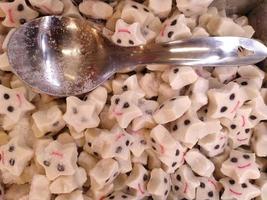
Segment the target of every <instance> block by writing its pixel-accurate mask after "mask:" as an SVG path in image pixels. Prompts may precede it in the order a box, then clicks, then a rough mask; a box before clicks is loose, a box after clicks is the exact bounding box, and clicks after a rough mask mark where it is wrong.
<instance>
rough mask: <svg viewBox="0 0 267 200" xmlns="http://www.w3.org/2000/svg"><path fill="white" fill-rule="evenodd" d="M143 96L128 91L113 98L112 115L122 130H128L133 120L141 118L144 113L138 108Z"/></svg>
mask: <svg viewBox="0 0 267 200" xmlns="http://www.w3.org/2000/svg"><path fill="white" fill-rule="evenodd" d="M140 98H142V95H140V94H139V93H136V92H134V91H126V92H124V93H122V94H121V95H114V96H112V97H111V106H110V113H112V115H113V116H114V117H115V118H116V120H117V122H118V124H119V125H120V127H121V128H126V127H127V126H128V125H129V124H130V123H131V121H132V120H134V119H135V118H137V117H140V116H141V115H142V114H143V112H142V110H141V109H140V108H139V107H138V100H139V99H140Z"/></svg>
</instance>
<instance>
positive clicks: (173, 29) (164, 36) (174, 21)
mask: <svg viewBox="0 0 267 200" xmlns="http://www.w3.org/2000/svg"><path fill="white" fill-rule="evenodd" d="M191 36H192V33H191V30H190V28H189V27H188V25H187V22H186V18H185V16H184V15H183V14H180V13H178V14H174V15H173V16H172V17H170V18H168V19H167V20H165V21H164V23H163V24H162V28H161V30H160V33H159V35H158V36H157V37H156V42H157V43H163V42H170V41H173V40H177V39H186V38H190V37H191Z"/></svg>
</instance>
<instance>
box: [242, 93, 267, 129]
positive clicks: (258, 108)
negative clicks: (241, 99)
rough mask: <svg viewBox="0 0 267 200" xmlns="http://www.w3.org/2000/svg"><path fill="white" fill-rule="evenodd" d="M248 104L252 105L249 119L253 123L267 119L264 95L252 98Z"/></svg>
mask: <svg viewBox="0 0 267 200" xmlns="http://www.w3.org/2000/svg"><path fill="white" fill-rule="evenodd" d="M247 105H248V106H251V107H252V112H251V113H250V116H249V120H250V122H251V123H252V124H253V125H256V124H258V123H259V122H260V121H262V120H266V119H267V105H266V104H265V102H264V100H263V98H262V96H258V97H257V98H254V99H252V100H251V101H250V102H248V103H247Z"/></svg>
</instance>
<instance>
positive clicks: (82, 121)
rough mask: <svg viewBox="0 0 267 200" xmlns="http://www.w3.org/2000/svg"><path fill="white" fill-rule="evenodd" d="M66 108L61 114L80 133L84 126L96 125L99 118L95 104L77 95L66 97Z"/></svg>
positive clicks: (91, 126) (92, 126)
mask: <svg viewBox="0 0 267 200" xmlns="http://www.w3.org/2000/svg"><path fill="white" fill-rule="evenodd" d="M66 101H67V110H66V113H65V114H64V115H63V119H64V120H65V122H66V123H67V124H68V125H70V126H71V127H73V128H74V129H75V131H76V132H78V133H80V132H82V131H83V130H84V129H86V128H94V127H97V126H98V124H99V122H100V119H99V117H98V115H97V113H96V105H95V104H92V103H90V102H86V101H82V100H80V99H79V98H78V97H74V96H71V97H67V100H66Z"/></svg>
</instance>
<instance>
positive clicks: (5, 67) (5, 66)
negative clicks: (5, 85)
mask: <svg viewBox="0 0 267 200" xmlns="http://www.w3.org/2000/svg"><path fill="white" fill-rule="evenodd" d="M0 70H2V71H11V70H12V69H11V67H10V64H9V61H8V57H7V53H6V52H4V53H2V54H1V55H0Z"/></svg>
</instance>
